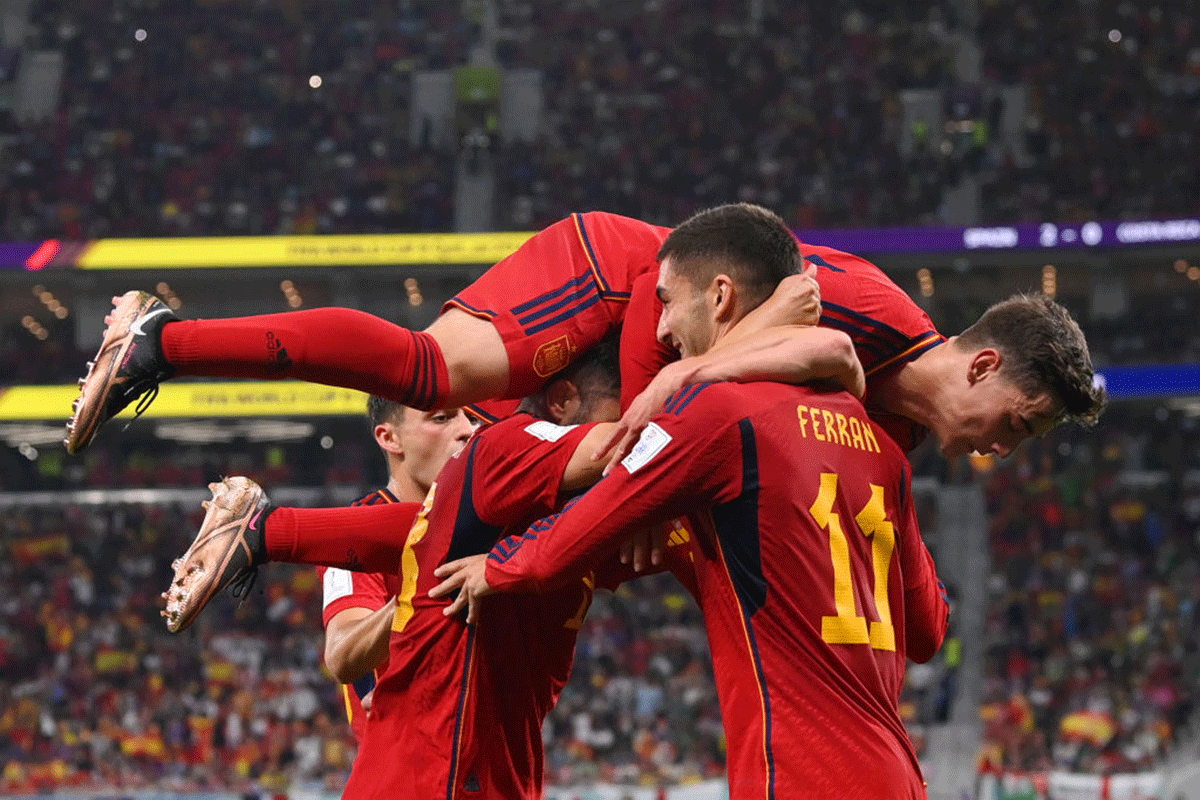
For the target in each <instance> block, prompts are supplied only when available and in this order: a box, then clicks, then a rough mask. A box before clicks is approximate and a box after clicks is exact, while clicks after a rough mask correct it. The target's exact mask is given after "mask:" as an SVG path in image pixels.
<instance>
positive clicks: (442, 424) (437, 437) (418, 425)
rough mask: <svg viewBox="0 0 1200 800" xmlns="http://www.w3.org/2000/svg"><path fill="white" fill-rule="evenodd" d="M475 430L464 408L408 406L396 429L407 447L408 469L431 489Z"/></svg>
mask: <svg viewBox="0 0 1200 800" xmlns="http://www.w3.org/2000/svg"><path fill="white" fill-rule="evenodd" d="M474 430H475V429H474V428H472V427H471V421H470V419H469V418H468V417H467V414H466V412H464V411H463V410H462V409H461V408H448V409H444V410H441V411H418V410H417V409H415V408H407V409H405V410H404V419H403V421H401V422H400V424H399V426H398V427H397V431H396V432H397V434H398V437H397V438H398V439H399V441H400V446H401V447H402V448H403V450H404V470H405V472H407V473H408V474H409V476H410V477H411V478H412V479H413V481H415V482H416V484H417V485H418V486H421V487H424V488H425V489H428V488H429V486H430V484H432V483H433V481H434V479H435V478H437V474H438V473H439V472H441V471H442V467H444V466H446V462H447V461H449V460H450V457H451V456H453V455H454V454H455V453H457V452H458V451H459V449H460V448H461V447H462V446H463V444H464V443H466V441H467V439H469V438H471V433H472V432H473V431H474Z"/></svg>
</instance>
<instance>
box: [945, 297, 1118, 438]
mask: <svg viewBox="0 0 1200 800" xmlns="http://www.w3.org/2000/svg"><path fill="white" fill-rule="evenodd" d="M958 343H959V344H960V345H962V346H963V347H965V348H967V349H976V348H982V347H994V348H996V350H998V351H999V352H1000V355H1001V357H1002V358H1003V359H1004V360H1003V362H1002V365H1001V367H1000V371H1001V373H1002V374H1005V375H1007V376H1008V378H1009V379H1010V380H1011V381H1012V382H1013V383H1014V384H1015V385H1016V386H1017V388H1018V389H1020V390H1021V391H1022V392H1024V393H1025V394H1026V395H1028V396H1029V397H1036V396H1038V395H1041V394H1049V395H1050V397H1051V398H1053V399H1055V400H1057V401H1058V402H1059V403H1060V404H1061V405H1062V418H1063V419H1064V420H1074V421H1076V422H1080V423H1083V424H1086V425H1091V424H1093V423H1095V422H1096V420H1097V419H1099V417H1100V413H1101V412H1102V411H1103V410H1104V405H1105V402H1106V397H1105V391H1104V388H1103V387H1101V386H1099V385H1097V383H1096V373H1095V371H1094V370H1093V369H1092V357H1091V355H1090V354H1089V353H1088V346H1087V340H1086V339H1084V336H1083V331H1082V330H1080V328H1079V323H1077V322H1076V321H1075V320H1074V319H1073V318H1072V317H1071V313H1070V312H1069V311H1067V309H1065V308H1063V307H1062V306H1061V305H1059V304H1058V303H1056V302H1054V301H1053V300H1051V299H1050V298H1048V297H1046V296H1044V295H1040V294H1017V295H1013V296H1012V297H1010V298H1008V299H1007V300H1002V301H1000V302H999V303H996V304H995V305H993V306H992V307H991V308H989V309H988V310H987V311H985V312H984V313H983V316H982V317H980V318H979V320H978V321H977V322H976V323H975V324H974V325H972V326H971V327H969V328H967V329H966V330H965V331H963V332H962V333H961V334H960V335H959V337H958Z"/></svg>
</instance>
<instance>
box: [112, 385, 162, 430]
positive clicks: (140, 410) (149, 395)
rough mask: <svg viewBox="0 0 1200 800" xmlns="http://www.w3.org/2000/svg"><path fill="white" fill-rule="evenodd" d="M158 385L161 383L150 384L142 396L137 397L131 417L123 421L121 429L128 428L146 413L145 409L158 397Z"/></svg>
mask: <svg viewBox="0 0 1200 800" xmlns="http://www.w3.org/2000/svg"><path fill="white" fill-rule="evenodd" d="M160 386H161V384H159V383H152V384H150V388H149V389H147V390H146V391H145V393H144V394H142V396H141V397H140V398H139V399H138V403H137V405H136V406H134V407H133V417H132V418H131V419H130V420H129V421H128V422H126V423H125V427H124V428H122V429H121V430H122V431H127V430H129V426H130V425H132V424H133V423H134V422H136V421H137V419H138V417H140V416H142V414H145V413H146V409H148V408H150V404H151V403H153V402H154V401H155V399H156V398H157V397H158V389H159V387H160Z"/></svg>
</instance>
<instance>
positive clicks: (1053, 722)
mask: <svg viewBox="0 0 1200 800" xmlns="http://www.w3.org/2000/svg"><path fill="white" fill-rule="evenodd" d="M987 495H988V506H989V507H988V510H989V513H990V519H991V542H992V545H991V552H992V560H993V574H992V576H991V580H990V583H989V587H988V588H989V594H990V598H991V600H990V604H989V612H988V620H987V645H988V656H987V660H986V669H985V684H984V706H983V707H982V710H981V714H982V716H983V720H984V732H985V740H986V746H985V750H984V753H983V755H982V762H981V763H982V766H983V767H984V768H985V769H997V768H1003V769H1008V770H1037V771H1040V770H1047V769H1052V768H1054V769H1066V770H1071V771H1080V772H1091V773H1097V774H1103V773H1115V772H1133V771H1138V770H1141V769H1145V768H1146V767H1148V766H1150V765H1152V764H1154V763H1156V762H1158V761H1160V760H1161V759H1162V758H1163V757H1164V756H1166V755H1167V754H1168V753H1169V752H1170V751H1171V749H1172V746H1173V745H1174V743H1175V741H1176V737H1177V736H1178V735H1179V734H1180V733H1181V728H1182V727H1183V726H1184V725H1185V723H1186V722H1187V721H1188V720H1189V718H1190V717H1191V714H1192V711H1193V709H1194V708H1195V702H1196V699H1197V698H1196V696H1195V687H1196V686H1197V685H1200V639H1198V638H1197V635H1196V613H1197V603H1200V589H1198V588H1197V587H1198V586H1200V583H1198V582H1197V578H1198V577H1200V425H1198V424H1197V420H1196V418H1195V417H1187V416H1185V415H1182V414H1179V413H1171V412H1168V411H1167V409H1165V408H1159V409H1157V410H1155V409H1154V408H1153V407H1151V408H1149V409H1147V408H1145V407H1132V408H1127V409H1122V408H1114V409H1111V410H1110V411H1109V413H1108V416H1107V418H1106V419H1105V422H1104V424H1103V425H1102V427H1101V428H1100V429H1099V430H1098V431H1095V432H1079V431H1074V432H1071V431H1063V432H1060V433H1057V434H1055V435H1052V436H1051V437H1048V438H1047V439H1045V440H1041V441H1034V442H1030V443H1028V444H1027V445H1026V447H1025V448H1024V449H1022V450H1021V451H1020V452H1018V453H1017V454H1016V455H1015V456H1014V457H1013V458H1012V459H1011V460H1010V461H1009V462H1007V463H1005V464H1003V465H1002V466H1000V467H999V468H998V469H996V470H995V471H994V472H993V473H992V474H991V475H990V477H989V478H988V480H987Z"/></svg>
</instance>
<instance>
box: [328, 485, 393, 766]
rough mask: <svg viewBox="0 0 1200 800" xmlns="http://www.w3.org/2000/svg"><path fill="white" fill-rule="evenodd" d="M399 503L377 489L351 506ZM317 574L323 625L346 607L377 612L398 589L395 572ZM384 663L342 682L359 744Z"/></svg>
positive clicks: (343, 692) (347, 716) (388, 494)
mask: <svg viewBox="0 0 1200 800" xmlns="http://www.w3.org/2000/svg"><path fill="white" fill-rule="evenodd" d="M398 502H400V501H399V500H397V499H396V496H395V495H393V494H392V493H391V492H389V491H388V490H387V489H380V490H378V491H375V492H371V493H370V494H369V495H366V496H365V497H360V498H359V499H357V500H355V501H354V502H353V503H351V504H350V505H352V506H374V505H384V504H388V503H398ZM317 574H318V575H319V576H320V577H321V586H322V587H323V599H322V604H323V607H322V610H321V624H322V625H323V626H324V627H326V628H328V627H329V621H330V620H331V619H333V618H334V617H335V616H337V614H338V612H341V611H345V610H346V609H347V608H365V609H367V610H368V611H377V610H378V609H380V608H383V605H384V603H386V602H387V601H388V600H390V599H391V598H393V597H395V596H396V593H397V592H398V591H400V581H399V579H398V578H397V577H396V576H395V575H384V574H382V573H379V572H351V571H350V570H345V569H336V568H329V567H317ZM386 666H387V661H386V660H385V661H384V662H383V663H382V664H380V665H379V666H378V667H376V668H375V669H374V670H372V671H371V672H370V673H368V674H367V675H364V676H363V677H362V678H361V679H360V680H357V681H355V682H354V684H353V685H351V684H346V683H344V684H342V697H343V698H344V699H345V701H346V719H347V721H348V722H349V723H350V729H351V730H353V731H354V738H355V739H356V740H357V741H358V742H360V743H361V742H362V739H363V731H364V729H365V727H366V724H367V715H366V713H365V712H364V711H363V707H362V699H363V698H364V697H366V695H367V693H368V692H370V691H371V690H373V689H374V688H375V681H376V679H378V677H379V676H380V675H382V674H383V670H384V668H385V667H386Z"/></svg>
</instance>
